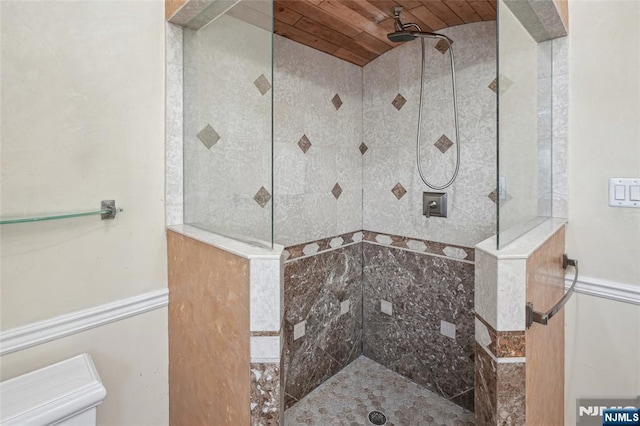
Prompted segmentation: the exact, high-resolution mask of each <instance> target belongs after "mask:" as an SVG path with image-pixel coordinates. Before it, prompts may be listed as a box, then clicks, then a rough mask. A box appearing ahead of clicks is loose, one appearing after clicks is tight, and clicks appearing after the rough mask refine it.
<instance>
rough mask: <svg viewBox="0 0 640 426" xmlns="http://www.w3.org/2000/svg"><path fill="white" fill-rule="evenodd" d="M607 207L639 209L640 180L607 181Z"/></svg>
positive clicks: (618, 179) (612, 179)
mask: <svg viewBox="0 0 640 426" xmlns="http://www.w3.org/2000/svg"><path fill="white" fill-rule="evenodd" d="M609 205H610V206H611V207H636V208H640V178H611V179H609Z"/></svg>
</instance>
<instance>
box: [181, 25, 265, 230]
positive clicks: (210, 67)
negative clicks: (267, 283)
mask: <svg viewBox="0 0 640 426" xmlns="http://www.w3.org/2000/svg"><path fill="white" fill-rule="evenodd" d="M183 40H184V52H183V53H184V56H183V59H184V77H183V83H184V164H185V166H184V222H185V223H188V224H201V225H204V226H206V227H207V228H209V229H213V230H215V231H217V232H222V233H224V234H231V235H238V234H239V235H243V236H247V237H251V238H258V239H261V240H264V241H271V202H272V201H271V198H272V195H271V194H272V190H271V188H272V185H271V85H272V84H273V81H272V78H271V34H270V33H269V32H267V31H265V30H263V29H261V28H258V27H256V26H253V25H250V24H247V23H245V22H243V21H240V20H238V19H235V18H232V17H230V16H222V17H220V18H218V19H216V20H215V21H213V22H212V23H211V24H209V25H207V26H205V27H203V28H202V29H201V30H199V31H194V30H191V29H186V28H185V29H184V32H183Z"/></svg>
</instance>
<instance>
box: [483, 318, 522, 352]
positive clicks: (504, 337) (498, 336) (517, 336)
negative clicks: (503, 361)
mask: <svg viewBox="0 0 640 426" xmlns="http://www.w3.org/2000/svg"><path fill="white" fill-rule="evenodd" d="M475 317H476V319H477V320H478V321H480V322H481V323H482V324H483V325H484V326H485V327H487V331H488V333H489V337H490V338H491V342H490V343H489V344H488V345H486V346H485V345H484V344H482V343H481V342H477V343H478V344H479V345H480V346H482V347H483V348H485V350H486V351H487V352H490V353H491V354H492V355H493V356H494V357H495V358H524V357H526V344H525V332H524V331H496V330H495V329H494V328H493V327H492V326H491V325H490V324H489V323H488V322H487V321H486V320H485V319H484V318H482V317H481V316H480V315H478V314H476V315H475ZM476 341H477V339H476Z"/></svg>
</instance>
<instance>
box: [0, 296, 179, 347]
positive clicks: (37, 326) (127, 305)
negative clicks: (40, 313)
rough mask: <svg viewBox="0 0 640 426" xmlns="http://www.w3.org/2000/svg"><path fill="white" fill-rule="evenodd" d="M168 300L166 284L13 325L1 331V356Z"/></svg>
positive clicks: (164, 303) (159, 305)
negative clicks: (120, 297) (81, 308)
mask: <svg viewBox="0 0 640 426" xmlns="http://www.w3.org/2000/svg"><path fill="white" fill-rule="evenodd" d="M168 304H169V289H167V288H164V289H161V290H154V291H150V292H148V293H144V294H140V295H138V296H134V297H130V298H127V299H121V300H116V301H115V302H110V303H105V304H104V305H99V306H94V307H92V308H88V309H83V310H81V311H75V312H71V313H68V314H64V315H60V316H57V317H54V318H50V319H47V320H43V321H38V322H34V323H31V324H27V325H25V326H21V327H16V328H12V329H10V330H7V331H3V332H2V333H0V356H2V355H7V354H10V353H12V352H16V351H21V350H23V349H27V348H30V347H32V346H36V345H40V344H42V343H46V342H50V341H52V340H56V339H60V338H62V337H66V336H70V335H72V334H76V333H81V332H83V331H86V330H89V329H92V328H95V327H100V326H102V325H105V324H109V323H112V322H115V321H120V320H122V319H125V318H129V317H132V316H134V315H139V314H142V313H145V312H148V311H151V310H154V309H158V308H161V307H163V306H167V305H168Z"/></svg>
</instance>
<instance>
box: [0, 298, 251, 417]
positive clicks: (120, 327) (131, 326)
mask: <svg viewBox="0 0 640 426" xmlns="http://www.w3.org/2000/svg"><path fill="white" fill-rule="evenodd" d="M84 352H87V353H89V354H90V355H91V358H93V362H94V364H95V365H96V369H97V370H98V374H99V375H100V378H101V379H102V383H103V384H104V387H105V388H106V389H107V397H106V399H105V400H104V402H103V404H102V405H100V406H99V407H98V425H99V426H134V425H136V426H162V425H167V424H169V401H168V399H169V394H168V390H167V384H168V371H167V364H168V362H169V361H168V357H167V308H162V309H157V310H155V311H151V312H149V313H146V314H144V315H138V316H135V317H131V318H128V319H125V320H122V321H118V322H114V323H111V324H108V325H105V326H103V327H98V328H94V329H92V330H89V331H86V332H84V333H79V334H74V335H73V336H69V337H66V338H64V339H59V340H55V341H53V342H50V343H46V344H44V345H40V346H35V347H33V348H30V349H26V350H23V351H19V352H14V353H12V354H9V355H5V356H3V357H2V358H0V372H1V375H0V377H1V379H2V380H5V379H8V378H11V377H15V376H18V375H21V374H24V373H27V372H29V371H33V370H35V369H38V368H41V367H44V366H46V365H50V364H53V363H55V362H58V361H62V360H64V359H67V358H71V357H73V356H75V355H79V354H81V353H84ZM247 380H248V379H247Z"/></svg>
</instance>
